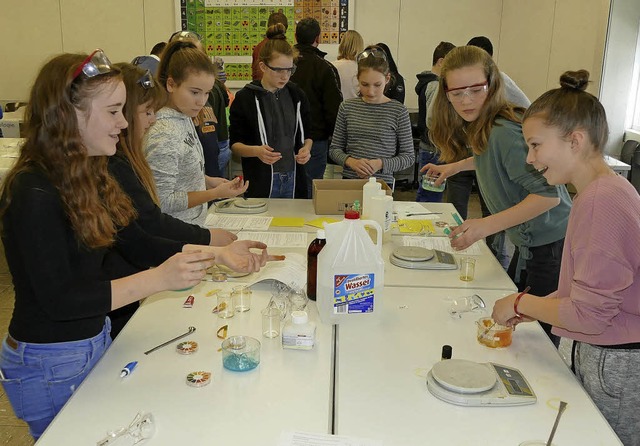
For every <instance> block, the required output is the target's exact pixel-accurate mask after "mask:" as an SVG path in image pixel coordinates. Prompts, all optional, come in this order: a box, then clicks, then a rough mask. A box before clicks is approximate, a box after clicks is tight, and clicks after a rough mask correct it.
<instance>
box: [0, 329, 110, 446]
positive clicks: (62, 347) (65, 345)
mask: <svg viewBox="0 0 640 446" xmlns="http://www.w3.org/2000/svg"><path fill="white" fill-rule="evenodd" d="M110 331H111V321H110V320H109V318H106V320H105V324H104V328H103V329H102V331H101V332H100V333H99V334H97V335H96V336H94V337H93V338H90V339H83V340H80V341H69V342H57V343H51V344H32V343H28V342H20V341H13V339H12V342H11V344H14V342H15V344H17V348H13V347H12V346H10V345H8V344H7V338H5V339H4V341H3V343H2V350H0V370H2V373H3V374H4V377H5V379H3V380H0V382H1V383H2V387H4V391H5V393H6V394H7V398H8V399H9V402H10V403H11V407H13V411H14V412H15V414H16V417H18V418H20V419H22V420H24V421H26V422H27V423H28V424H29V433H30V434H31V435H32V436H33V438H35V439H36V440H37V439H38V438H39V437H40V436H41V435H42V433H43V432H44V430H45V429H46V428H47V426H48V425H49V423H51V421H52V420H53V418H54V417H55V416H56V414H57V413H58V412H59V411H60V409H62V406H64V405H65V403H66V402H67V400H68V399H69V398H70V397H71V394H72V393H73V392H74V390H75V389H77V388H78V386H79V385H80V383H81V382H82V381H83V380H84V379H85V377H86V376H87V375H88V374H89V372H90V371H91V369H93V367H94V366H95V365H96V363H97V362H98V360H99V359H100V358H101V357H102V355H103V354H104V352H105V351H106V350H107V348H108V347H109V345H111V337H110V336H109V332H110Z"/></svg>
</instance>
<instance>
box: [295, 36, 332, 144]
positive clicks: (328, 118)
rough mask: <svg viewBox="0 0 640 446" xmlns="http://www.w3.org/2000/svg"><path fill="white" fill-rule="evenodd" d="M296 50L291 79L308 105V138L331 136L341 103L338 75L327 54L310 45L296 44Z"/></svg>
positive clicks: (317, 138)
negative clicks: (301, 92) (309, 114)
mask: <svg viewBox="0 0 640 446" xmlns="http://www.w3.org/2000/svg"><path fill="white" fill-rule="evenodd" d="M296 49H297V50H298V51H299V53H300V54H299V56H298V60H297V61H296V65H297V69H296V72H295V73H294V74H293V76H291V82H295V84H296V85H298V87H300V88H302V91H304V92H305V94H306V95H307V99H309V104H310V106H311V127H310V130H309V138H311V139H313V140H314V141H316V140H317V141H323V140H326V139H329V138H330V137H331V135H333V127H334V126H335V125H336V117H337V116H338V107H339V106H340V103H341V102H342V91H341V90H340V76H339V75H338V70H337V69H336V67H335V66H333V64H332V63H330V62H327V61H326V60H324V56H326V55H327V53H324V52H322V51H320V50H319V49H318V48H316V47H314V46H311V45H302V44H297V45H296Z"/></svg>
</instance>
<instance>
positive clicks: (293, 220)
mask: <svg viewBox="0 0 640 446" xmlns="http://www.w3.org/2000/svg"><path fill="white" fill-rule="evenodd" d="M271 226H287V227H291V228H301V227H303V226H304V218H301V217H273V219H272V220H271Z"/></svg>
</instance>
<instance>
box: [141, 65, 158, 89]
mask: <svg viewBox="0 0 640 446" xmlns="http://www.w3.org/2000/svg"><path fill="white" fill-rule="evenodd" d="M138 83H139V84H140V86H141V87H142V88H144V89H145V90H148V89H150V88H153V87H155V86H156V82H155V81H154V80H153V74H151V71H149V70H147V72H146V73H144V75H143V76H142V77H141V78H140V79H138Z"/></svg>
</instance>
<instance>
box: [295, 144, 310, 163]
mask: <svg viewBox="0 0 640 446" xmlns="http://www.w3.org/2000/svg"><path fill="white" fill-rule="evenodd" d="M310 159H311V150H310V149H307V148H305V147H303V148H301V149H300V150H299V151H298V153H297V155H296V163H298V164H307V162H309V160H310Z"/></svg>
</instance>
